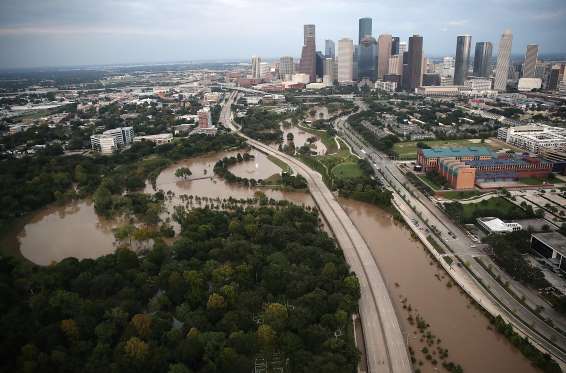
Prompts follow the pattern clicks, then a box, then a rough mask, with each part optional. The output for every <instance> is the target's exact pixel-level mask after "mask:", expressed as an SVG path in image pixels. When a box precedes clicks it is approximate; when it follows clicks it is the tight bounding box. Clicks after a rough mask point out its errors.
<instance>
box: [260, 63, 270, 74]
mask: <svg viewBox="0 0 566 373" xmlns="http://www.w3.org/2000/svg"><path fill="white" fill-rule="evenodd" d="M270 71H271V66H270V65H269V63H267V62H262V63H260V64H259V77H260V78H266V77H267V76H268V75H269V72H270Z"/></svg>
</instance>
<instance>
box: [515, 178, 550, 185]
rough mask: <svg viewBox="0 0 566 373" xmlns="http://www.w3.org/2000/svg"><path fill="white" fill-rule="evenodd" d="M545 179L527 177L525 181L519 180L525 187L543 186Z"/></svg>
mask: <svg viewBox="0 0 566 373" xmlns="http://www.w3.org/2000/svg"><path fill="white" fill-rule="evenodd" d="M544 181H545V180H544V179H537V178H536V177H525V178H523V179H519V183H521V184H525V185H542V183H543V182H544Z"/></svg>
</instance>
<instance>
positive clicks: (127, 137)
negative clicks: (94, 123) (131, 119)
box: [90, 127, 134, 154]
mask: <svg viewBox="0 0 566 373" xmlns="http://www.w3.org/2000/svg"><path fill="white" fill-rule="evenodd" d="M133 140H134V129H133V128H132V127H119V128H114V129H111V130H107V131H104V132H102V134H99V135H92V136H91V137H90V146H91V148H92V149H93V150H95V151H99V152H101V153H103V154H110V153H113V152H115V151H117V150H118V149H120V148H122V147H124V146H126V145H128V144H130V143H132V141H133Z"/></svg>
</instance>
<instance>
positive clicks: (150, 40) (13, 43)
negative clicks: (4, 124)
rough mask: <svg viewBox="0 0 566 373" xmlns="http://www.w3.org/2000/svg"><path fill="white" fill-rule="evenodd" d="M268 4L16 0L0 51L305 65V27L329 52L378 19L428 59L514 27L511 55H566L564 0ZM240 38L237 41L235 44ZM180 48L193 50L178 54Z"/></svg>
mask: <svg viewBox="0 0 566 373" xmlns="http://www.w3.org/2000/svg"><path fill="white" fill-rule="evenodd" d="M269 4H270V2H269V1H268V2H267V3H257V2H253V1H249V0H241V1H240V2H238V3H237V4H236V5H234V6H232V4H230V6H227V5H226V4H225V3H224V2H222V1H220V0H213V1H209V2H206V3H202V4H200V3H199V4H198V6H200V7H201V8H199V9H196V7H195V4H192V5H191V4H185V3H181V2H178V1H176V0H171V1H167V2H165V3H164V4H160V5H159V6H157V4H153V3H150V2H149V1H146V0H138V1H132V2H127V3H126V2H117V3H116V2H107V1H102V2H100V3H97V4H80V6H79V5H78V4H74V3H71V2H67V1H59V2H55V3H51V4H44V3H43V2H34V1H31V2H26V4H20V3H18V2H16V1H13V0H8V1H4V2H2V4H0V49H1V50H2V51H4V52H5V53H2V55H1V56H0V68H10V67H39V66H65V65H93V64H114V63H116V64H119V63H136V62H139V63H142V62H148V63H150V62H168V61H190V60H211V59H213V60H227V59H244V58H249V56H250V55H257V56H263V57H265V58H278V57H280V56H285V55H288V56H293V57H295V58H298V57H300V55H298V51H297V46H298V45H300V43H301V39H302V35H301V33H302V26H303V25H304V24H315V25H316V27H317V38H316V44H317V45H319V46H323V45H324V40H325V39H330V40H334V41H337V40H339V39H341V38H343V37H348V38H351V39H353V40H357V39H358V36H359V28H358V26H359V24H358V22H359V19H360V18H364V17H368V18H372V20H373V22H372V23H373V30H372V31H373V36H374V37H377V36H378V35H379V34H391V35H395V36H399V37H400V40H401V41H407V40H408V37H409V36H410V35H412V34H414V33H415V34H416V33H418V34H420V35H422V36H423V38H424V40H425V49H426V51H425V52H426V55H427V56H435V57H436V56H438V57H441V56H445V55H446V56H449V55H454V38H455V37H456V36H457V35H461V34H469V35H471V36H472V37H473V40H485V41H491V42H492V43H494V48H497V41H498V38H499V35H500V34H501V32H502V31H503V30H505V29H507V28H509V29H512V30H514V37H515V38H514V43H513V49H512V54H513V55H521V54H524V50H525V48H526V46H527V45H528V44H533V43H534V44H538V45H539V48H540V54H541V55H544V54H549V53H564V52H566V48H565V47H564V46H563V44H564V43H563V42H562V40H561V39H560V35H561V34H564V32H566V25H564V24H563V22H561V20H562V19H563V17H564V16H565V15H566V4H564V2H561V1H556V0H550V1H546V2H544V3H540V2H535V1H521V2H520V4H521V7H518V8H520V9H517V10H516V11H514V12H513V14H512V16H509V14H507V12H505V11H504V10H505V9H509V7H510V6H513V4H519V2H518V1H517V0H498V1H495V2H490V3H489V4H487V3H484V4H481V3H480V4H477V2H471V1H467V0H466V1H463V2H462V3H461V4H459V5H458V8H457V9H451V10H448V9H444V8H447V7H446V6H444V5H447V4H449V2H448V1H445V0H438V1H435V2H434V3H433V4H432V6H431V7H429V8H427V9H428V10H429V11H434V12H435V17H422V9H420V7H419V6H418V3H417V2H416V1H408V2H407V4H403V5H402V7H403V12H398V10H399V7H401V5H398V4H395V2H392V1H385V2H383V3H380V4H379V6H375V7H367V4H366V3H365V2H363V1H353V2H352V1H350V2H345V1H338V0H334V1H331V5H333V6H332V7H328V9H327V8H326V7H317V5H316V4H309V5H307V4H303V3H301V2H295V1H294V0H293V1H291V3H290V4H291V5H290V6H288V7H285V9H282V11H281V12H277V17H275V16H271V15H264V14H262V16H261V17H259V18H258V17H255V18H254V17H253V16H254V15H256V14H257V12H260V11H261V9H263V8H264V7H266V6H268V5H269ZM443 4H444V5H443ZM450 5H452V4H451V3H450ZM221 6H224V8H221ZM448 8H450V7H448ZM458 9H459V10H460V11H458ZM514 9H516V8H514ZM291 13H292V14H291ZM462 14H465V16H464V17H462ZM197 15H198V17H197ZM287 16H288V17H287ZM252 18H254V19H253V21H252ZM275 18H276V19H275ZM203 29H206V30H207V33H203V32H202V30H203ZM234 38H237V40H236V42H230V40H233V39H234ZM274 39H275V40H277V42H275V43H274V42H273V40H274ZM222 42H224V44H223V45H222V48H218V47H217V46H218V45H219V43H222ZM181 44H182V45H186V48H180V47H179V45H181ZM213 45H214V46H215V47H212V46H213ZM320 49H321V48H320V47H319V50H320Z"/></svg>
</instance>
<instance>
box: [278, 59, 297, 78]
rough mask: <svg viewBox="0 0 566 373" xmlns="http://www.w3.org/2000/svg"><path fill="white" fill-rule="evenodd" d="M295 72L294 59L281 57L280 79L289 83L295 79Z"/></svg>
mask: <svg viewBox="0 0 566 373" xmlns="http://www.w3.org/2000/svg"><path fill="white" fill-rule="evenodd" d="M294 72H295V64H294V63H293V57H289V56H285V57H281V58H280V59H279V77H280V78H281V80H285V81H289V80H291V79H293V73H294Z"/></svg>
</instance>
